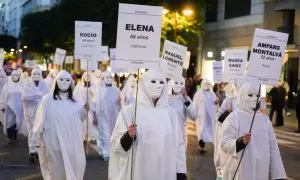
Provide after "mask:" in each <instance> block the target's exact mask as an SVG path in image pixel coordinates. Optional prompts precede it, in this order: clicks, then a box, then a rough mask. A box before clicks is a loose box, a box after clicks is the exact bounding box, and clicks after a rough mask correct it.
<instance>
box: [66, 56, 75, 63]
mask: <svg viewBox="0 0 300 180" xmlns="http://www.w3.org/2000/svg"><path fill="white" fill-rule="evenodd" d="M73 63H74V57H73V56H66V64H73Z"/></svg>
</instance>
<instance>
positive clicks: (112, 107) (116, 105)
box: [96, 71, 121, 135]
mask: <svg viewBox="0 0 300 180" xmlns="http://www.w3.org/2000/svg"><path fill="white" fill-rule="evenodd" d="M103 77H104V82H105V86H104V87H102V88H101V89H100V90H99V91H98V92H97V95H96V98H97V99H98V100H101V101H103V103H104V106H105V111H104V113H103V114H102V116H104V119H105V120H106V121H107V123H108V127H109V132H110V135H111V134H112V131H113V130H114V127H115V124H116V120H117V116H118V113H119V111H120V105H121V98H120V90H119V88H117V87H115V86H114V85H113V77H112V74H111V72H109V71H105V72H104V75H103Z"/></svg>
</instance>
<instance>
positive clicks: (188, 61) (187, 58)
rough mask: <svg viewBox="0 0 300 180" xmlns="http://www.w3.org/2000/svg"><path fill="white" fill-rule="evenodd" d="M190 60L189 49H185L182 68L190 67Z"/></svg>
mask: <svg viewBox="0 0 300 180" xmlns="http://www.w3.org/2000/svg"><path fill="white" fill-rule="evenodd" d="M190 60H191V51H187V52H186V55H185V60H184V63H183V68H184V69H188V68H189V67H190Z"/></svg>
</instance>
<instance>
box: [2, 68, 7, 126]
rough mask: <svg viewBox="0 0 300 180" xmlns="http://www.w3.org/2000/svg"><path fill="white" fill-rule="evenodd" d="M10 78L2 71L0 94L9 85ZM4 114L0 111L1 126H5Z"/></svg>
mask: <svg viewBox="0 0 300 180" xmlns="http://www.w3.org/2000/svg"><path fill="white" fill-rule="evenodd" d="M7 81H8V78H7V75H6V72H5V71H4V69H0V93H1V91H2V89H3V86H4V85H5V84H6V83H7ZM3 119H4V113H3V112H2V111H0V124H1V125H3Z"/></svg>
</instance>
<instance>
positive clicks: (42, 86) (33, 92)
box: [22, 68, 49, 162]
mask: <svg viewBox="0 0 300 180" xmlns="http://www.w3.org/2000/svg"><path fill="white" fill-rule="evenodd" d="M48 92H49V88H48V86H47V84H46V83H45V81H44V80H43V77H42V70H41V69H40V68H34V69H33V70H32V72H31V78H28V80H27V81H26V82H25V84H24V88H23V92H22V101H23V109H24V120H25V123H26V127H27V132H28V146H29V156H30V159H29V160H30V161H31V162H35V161H36V160H37V150H36V148H35V146H32V142H31V141H32V129H33V123H34V119H35V115H36V110H37V107H38V104H39V102H40V101H41V99H42V97H43V96H44V95H46V94H47V93H48Z"/></svg>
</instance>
